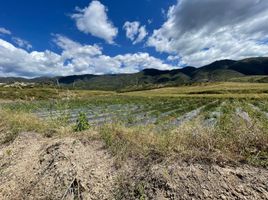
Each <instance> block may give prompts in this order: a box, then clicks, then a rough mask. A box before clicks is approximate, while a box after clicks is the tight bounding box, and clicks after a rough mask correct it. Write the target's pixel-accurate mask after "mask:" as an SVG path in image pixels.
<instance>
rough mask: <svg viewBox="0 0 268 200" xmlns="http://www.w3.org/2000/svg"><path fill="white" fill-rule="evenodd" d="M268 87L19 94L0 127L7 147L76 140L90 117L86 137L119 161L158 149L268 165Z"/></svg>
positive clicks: (5, 108) (5, 104) (7, 103)
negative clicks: (29, 139)
mask: <svg viewBox="0 0 268 200" xmlns="http://www.w3.org/2000/svg"><path fill="white" fill-rule="evenodd" d="M266 86H267V85H265V84H256V83H254V84H250V83H238V84H234V83H218V84H216V83H215V84H202V85H193V86H184V87H177V88H175V87H174V88H160V89H154V90H148V91H136V92H126V93H116V92H103V91H84V90H81V91H80V90H64V89H59V90H58V89H53V88H48V89H46V88H43V89H42V90H38V89H37V88H34V89H31V88H27V89H17V92H16V93H14V94H16V97H14V95H12V96H10V98H8V95H5V96H4V98H3V100H1V102H0V106H1V110H2V112H1V116H0V117H1V121H0V122H1V123H0V124H2V125H3V124H5V126H8V127H9V129H11V130H12V131H13V132H12V131H11V132H9V135H7V136H5V138H1V143H3V142H9V141H11V140H14V138H15V137H16V135H17V134H18V132H21V131H35V132H44V133H45V134H48V133H49V134H48V135H51V134H57V133H60V134H67V133H71V134H76V133H75V131H76V130H77V129H74V127H75V126H76V125H77V124H79V123H80V125H81V122H79V120H81V119H80V117H81V114H82V116H84V119H83V120H82V125H83V124H86V128H85V130H86V129H89V131H91V132H92V131H93V132H98V133H99V134H100V137H101V138H102V139H103V140H104V141H105V143H106V144H107V146H108V147H109V148H111V149H112V151H113V152H114V153H115V154H118V156H119V157H122V156H123V155H122V150H121V149H122V148H123V149H124V156H126V155H128V152H129V153H130V154H132V153H133V151H134V152H135V154H137V155H138V154H142V155H146V154H147V153H148V152H147V151H151V150H152V148H153V149H154V151H159V154H161V155H164V156H165V157H168V155H173V156H174V155H180V156H181V157H185V158H186V159H193V158H197V159H201V160H202V159H206V160H207V159H209V160H218V159H219V160H229V161H230V160H232V161H245V162H248V163H251V164H254V165H261V166H268V145H267V144H268V131H267V130H268V98H267V89H266ZM4 90H5V89H3V88H2V89H1V91H2V93H5V91H4ZM20 90H21V92H20ZM31 91H32V92H31ZM47 92H49V93H47ZM25 94H29V95H30V94H32V95H33V97H32V98H30V99H29V95H28V96H27V97H28V98H25ZM36 94H38V95H36ZM34 95H35V96H34ZM79 116H80V117H79ZM80 125H79V126H80ZM79 130H80V129H79ZM83 130H84V129H83ZM118 134H119V135H118ZM134 149H135V150H134ZM141 151H142V153H141ZM145 152H147V153H145ZM175 152H176V153H175ZM124 156H123V157H124ZM223 158H224V159H223Z"/></svg>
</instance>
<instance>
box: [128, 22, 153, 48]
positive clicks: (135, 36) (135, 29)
mask: <svg viewBox="0 0 268 200" xmlns="http://www.w3.org/2000/svg"><path fill="white" fill-rule="evenodd" d="M123 29H124V30H125V31H126V37H127V38H129V39H130V40H131V41H132V42H133V44H136V43H139V42H141V41H142V40H143V39H144V38H145V37H146V36H147V35H148V33H147V31H146V27H145V26H140V22H138V21H134V22H129V21H127V22H125V24H124V26H123Z"/></svg>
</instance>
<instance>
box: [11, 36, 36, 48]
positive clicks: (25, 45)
mask: <svg viewBox="0 0 268 200" xmlns="http://www.w3.org/2000/svg"><path fill="white" fill-rule="evenodd" d="M12 40H13V41H14V42H15V43H16V44H17V45H18V46H19V47H21V48H26V49H27V50H30V49H32V48H33V46H32V45H31V44H30V42H28V41H27V40H23V39H21V38H19V37H12Z"/></svg>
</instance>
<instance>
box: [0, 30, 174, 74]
mask: <svg viewBox="0 0 268 200" xmlns="http://www.w3.org/2000/svg"><path fill="white" fill-rule="evenodd" d="M54 37H55V38H54V42H55V43H56V45H57V46H58V47H59V48H60V49H61V53H55V52H52V51H49V50H46V51H42V52H39V51H31V52H27V51H26V50H24V49H22V48H18V47H15V46H14V45H13V44H11V43H9V42H7V41H5V40H2V39H0V76H22V77H36V76H59V75H64V76H66V75H73V74H113V73H134V72H138V71H141V70H143V69H146V68H156V69H162V70H165V69H173V68H175V67H176V66H172V65H169V64H166V63H165V62H164V61H162V60H161V59H158V58H155V57H153V56H150V55H149V54H148V53H143V52H138V53H135V54H124V55H117V56H113V57H111V56H108V55H105V54H103V52H102V49H101V47H99V46H98V45H82V44H80V43H78V42H75V41H73V40H71V39H69V38H67V37H65V36H62V35H54Z"/></svg>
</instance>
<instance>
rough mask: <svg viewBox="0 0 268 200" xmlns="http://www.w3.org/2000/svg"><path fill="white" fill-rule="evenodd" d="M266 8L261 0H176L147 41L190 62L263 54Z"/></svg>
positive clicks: (267, 47)
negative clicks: (163, 20)
mask: <svg viewBox="0 0 268 200" xmlns="http://www.w3.org/2000/svg"><path fill="white" fill-rule="evenodd" d="M267 11H268V1H263V0H232V1H229V0H221V1H214V0H202V1H200V0H191V1H188V0H180V1H178V3H177V4H176V5H174V6H171V7H170V8H169V10H168V12H167V20H166V22H165V23H164V24H163V25H162V26H161V27H160V28H159V29H156V30H154V31H153V34H152V35H151V36H150V37H149V39H148V41H147V44H148V46H152V47H155V49H156V50H157V51H159V52H167V53H170V54H173V55H175V56H179V57H180V58H181V59H182V62H183V63H187V64H189V65H194V66H201V65H204V64H208V63H210V62H212V61H215V60H219V59H227V58H229V59H242V58H245V57H251V56H267V55H268V45H267V43H266V42H264V41H267V38H268V36H267V32H268V26H267V21H268V12H267Z"/></svg>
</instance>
